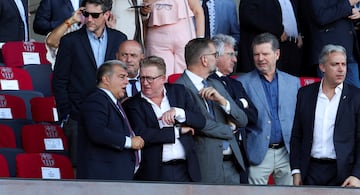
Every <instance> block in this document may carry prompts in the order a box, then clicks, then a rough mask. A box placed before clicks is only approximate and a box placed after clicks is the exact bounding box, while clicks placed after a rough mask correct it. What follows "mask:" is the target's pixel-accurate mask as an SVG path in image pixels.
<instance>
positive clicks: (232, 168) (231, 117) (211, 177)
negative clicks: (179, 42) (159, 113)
mask: <svg viewBox="0 0 360 195" xmlns="http://www.w3.org/2000/svg"><path fill="white" fill-rule="evenodd" d="M218 55H219V53H218V52H216V48H215V45H214V42H213V41H212V40H209V39H205V38H197V39H193V40H191V41H190V42H188V43H187V45H186V47H185V60H186V64H187V70H185V71H184V73H183V74H182V75H181V77H180V78H179V79H178V80H177V81H176V83H179V84H183V85H184V86H185V87H186V88H187V89H188V90H189V91H190V94H191V98H192V99H193V101H195V104H196V105H199V107H200V111H201V113H202V114H203V116H205V118H206V125H205V127H204V128H202V129H200V130H199V131H198V132H197V134H196V136H195V141H196V142H195V143H196V152H197V154H198V158H199V163H200V170H201V177H202V179H201V181H202V182H206V183H216V184H240V180H241V179H240V173H242V172H245V171H246V164H245V161H244V158H245V157H244V156H243V155H242V154H241V151H240V148H239V145H238V142H237V140H238V139H237V138H236V136H235V134H234V132H235V131H236V128H235V126H236V127H245V126H246V124H247V122H248V118H247V116H246V113H245V112H244V111H243V110H242V109H241V108H239V107H238V106H237V105H236V103H235V102H234V101H233V99H232V98H231V96H230V95H229V94H228V92H227V91H226V89H225V88H224V86H223V85H222V84H221V82H219V81H218V80H216V79H212V78H208V77H209V75H210V74H212V73H213V72H214V71H215V70H216V60H217V57H218ZM229 121H230V122H231V123H233V124H235V125H234V126H233V125H229Z"/></svg>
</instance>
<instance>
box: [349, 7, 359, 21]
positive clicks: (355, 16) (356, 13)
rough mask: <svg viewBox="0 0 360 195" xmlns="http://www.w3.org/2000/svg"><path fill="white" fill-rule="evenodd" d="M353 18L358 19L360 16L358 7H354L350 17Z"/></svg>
mask: <svg viewBox="0 0 360 195" xmlns="http://www.w3.org/2000/svg"><path fill="white" fill-rule="evenodd" d="M348 18H349V19H351V20H357V19H359V18H360V12H359V9H358V8H352V10H351V15H350V16H349V17H348Z"/></svg>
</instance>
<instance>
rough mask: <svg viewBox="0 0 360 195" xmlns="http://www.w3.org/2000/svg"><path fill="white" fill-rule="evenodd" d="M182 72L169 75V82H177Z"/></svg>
mask: <svg viewBox="0 0 360 195" xmlns="http://www.w3.org/2000/svg"><path fill="white" fill-rule="evenodd" d="M181 75H182V74H181V73H175V74H171V75H169V76H168V83H175V81H176V80H178V78H180V76H181Z"/></svg>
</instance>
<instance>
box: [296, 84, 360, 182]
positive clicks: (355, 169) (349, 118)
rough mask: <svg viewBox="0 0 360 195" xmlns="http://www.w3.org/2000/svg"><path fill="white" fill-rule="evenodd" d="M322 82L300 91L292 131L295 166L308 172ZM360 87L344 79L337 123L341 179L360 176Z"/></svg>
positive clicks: (337, 149)
mask: <svg viewBox="0 0 360 195" xmlns="http://www.w3.org/2000/svg"><path fill="white" fill-rule="evenodd" d="M319 87H320V82H318V83H314V84H311V85H309V86H305V87H303V88H301V89H300V90H299V93H298V95H297V103H296V113H295V119H294V126H293V129H292V135H291V153H290V166H291V169H292V170H293V169H300V172H301V177H302V179H304V178H305V177H306V175H307V169H308V167H309V161H310V158H311V148H312V142H313V133H314V120H315V110H316V103H317V97H318V93H319ZM359 114H360V90H359V89H358V88H356V87H353V86H351V85H348V84H346V83H344V87H343V90H342V94H341V98H340V102H339V107H338V111H337V113H336V120H335V126H334V135H333V136H334V137H333V142H334V147H335V153H336V163H337V174H338V175H337V179H338V182H339V183H342V182H344V181H345V179H346V178H347V177H348V176H350V175H353V176H356V177H357V178H360V153H359V152H360V125H359V122H360V120H359V119H360V118H359Z"/></svg>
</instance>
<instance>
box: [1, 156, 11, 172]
mask: <svg viewBox="0 0 360 195" xmlns="http://www.w3.org/2000/svg"><path fill="white" fill-rule="evenodd" d="M0 177H10V172H9V165H8V162H7V160H6V158H5V157H4V156H3V155H1V154H0Z"/></svg>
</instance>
